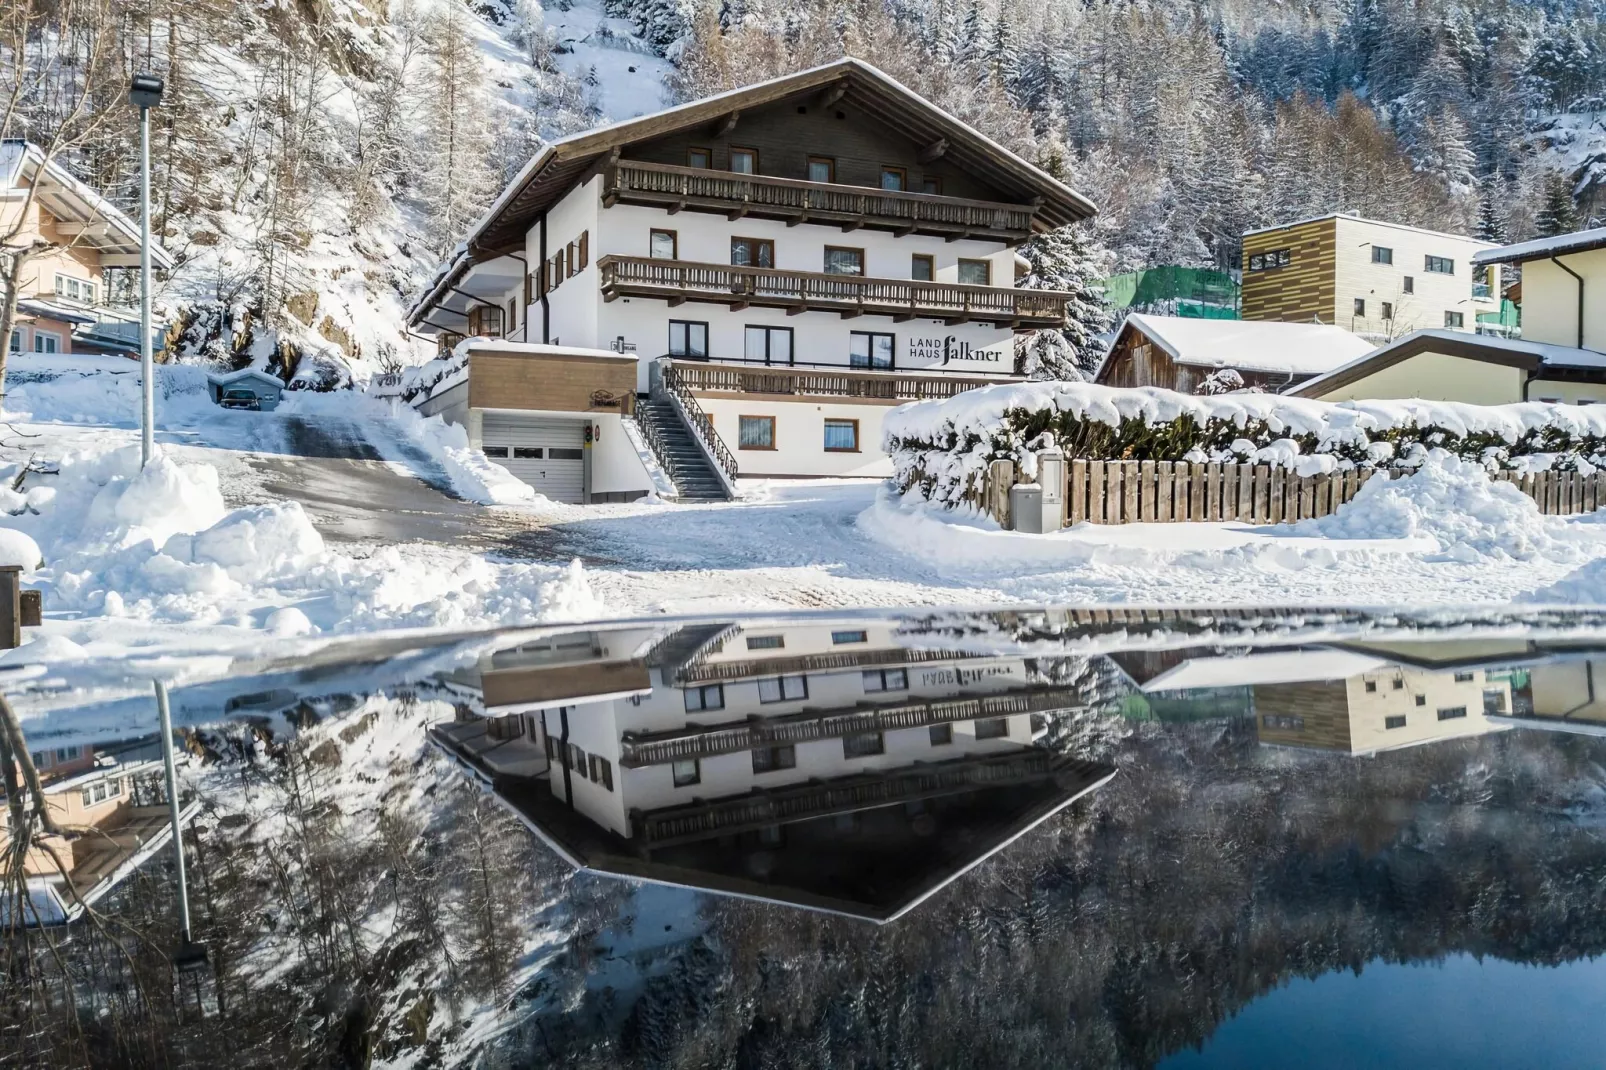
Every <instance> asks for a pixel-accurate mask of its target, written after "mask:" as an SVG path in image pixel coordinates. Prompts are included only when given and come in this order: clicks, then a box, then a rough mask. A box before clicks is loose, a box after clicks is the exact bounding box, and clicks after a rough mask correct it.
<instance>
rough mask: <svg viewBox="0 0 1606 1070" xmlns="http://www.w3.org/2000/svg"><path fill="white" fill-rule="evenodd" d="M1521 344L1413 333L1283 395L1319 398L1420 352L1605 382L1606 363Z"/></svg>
mask: <svg viewBox="0 0 1606 1070" xmlns="http://www.w3.org/2000/svg"><path fill="white" fill-rule="evenodd" d="M1521 344H1522V343H1520V342H1518V343H1517V344H1516V345H1515V346H1514V345H1513V344H1512V342H1511V340H1509V339H1502V338H1495V337H1492V336H1489V335H1480V334H1464V335H1463V334H1454V335H1452V334H1449V333H1447V332H1442V331H1432V330H1427V331H1416V332H1413V333H1412V334H1408V335H1406V336H1405V337H1404V338H1402V339H1400V340H1399V341H1397V342H1393V343H1391V344H1389V345H1386V346H1383V347H1382V348H1380V349H1374V350H1372V352H1370V353H1368V354H1366V355H1365V356H1363V357H1361V358H1360V359H1358V360H1353V361H1351V362H1350V363H1348V364H1346V365H1344V366H1343V367H1340V368H1335V369H1334V370H1333V371H1330V372H1328V373H1327V374H1325V375H1319V376H1317V377H1316V378H1314V379H1308V380H1306V381H1305V382H1303V383H1300V384H1299V385H1298V386H1296V387H1294V388H1293V389H1291V390H1286V391H1284V393H1285V394H1287V395H1288V396H1290V397H1307V398H1313V397H1319V396H1321V395H1322V394H1325V393H1328V392H1330V391H1333V390H1337V389H1339V388H1341V387H1345V386H1348V385H1350V384H1351V383H1354V382H1357V381H1359V380H1361V379H1364V378H1366V377H1367V376H1368V375H1375V374H1376V373H1377V372H1380V371H1382V370H1383V369H1385V368H1389V367H1392V366H1394V365H1396V364H1399V363H1400V362H1402V361H1405V360H1409V359H1410V358H1412V357H1415V356H1420V355H1421V354H1423V353H1442V354H1444V355H1445V356H1450V357H1461V358H1463V359H1465V360H1476V361H1480V362H1482V363H1484V364H1499V365H1503V366H1505V367H1508V368H1516V369H1518V370H1519V371H1524V372H1528V373H1530V374H1532V373H1534V372H1537V371H1540V370H1541V369H1542V370H1543V371H1544V373H1545V375H1546V377H1550V376H1555V377H1557V378H1573V379H1584V380H1588V381H1591V382H1606V363H1603V364H1602V366H1600V367H1589V366H1585V365H1577V364H1575V365H1569V364H1566V363H1564V362H1561V361H1547V360H1545V359H1544V357H1543V356H1542V355H1541V354H1539V353H1537V352H1532V351H1529V350H1525V349H1523V348H1520V346H1521ZM1556 348H1558V349H1559V348H1563V347H1556Z"/></svg>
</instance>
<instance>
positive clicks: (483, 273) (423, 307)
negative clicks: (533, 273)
mask: <svg viewBox="0 0 1606 1070" xmlns="http://www.w3.org/2000/svg"><path fill="white" fill-rule="evenodd" d="M521 248H522V243H521ZM523 281H524V261H523V260H522V259H519V258H517V257H514V256H495V257H492V258H490V259H489V260H484V261H478V262H476V261H475V260H474V259H473V257H471V256H469V255H467V254H466V253H465V254H460V255H459V256H458V257H457V258H456V259H454V260H453V261H452V262H451V264H449V265H448V266H447V268H446V270H445V271H443V272H442V273H441V274H440V275H438V276H437V277H436V279H435V281H434V283H432V284H431V286H430V288H429V289H428V290H426V291H425V292H424V294H423V295H422V296H420V297H419V299H418V300H417V301H415V302H413V306H412V308H410V309H408V311H407V325H408V326H409V327H423V328H433V329H435V330H438V331H439V330H449V329H451V328H452V327H453V326H461V325H462V324H463V323H464V322H466V321H467V319H468V310H469V309H471V308H474V307H475V306H477V305H493V304H496V303H497V302H498V301H499V300H500V299H501V296H502V294H504V293H506V292H507V291H508V290H509V289H510V288H512V287H515V286H519V285H521V284H522V283H523ZM436 312H441V313H446V314H447V315H446V322H445V323H431V322H429V321H428V320H427V319H426V317H427V316H429V315H431V314H432V313H436Z"/></svg>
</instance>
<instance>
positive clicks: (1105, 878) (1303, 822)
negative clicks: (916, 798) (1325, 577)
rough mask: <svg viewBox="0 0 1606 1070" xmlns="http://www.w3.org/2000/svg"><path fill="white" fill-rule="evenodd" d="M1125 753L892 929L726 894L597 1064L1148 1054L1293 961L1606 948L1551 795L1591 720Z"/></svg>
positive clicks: (1569, 786) (1592, 777)
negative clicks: (1439, 734)
mask: <svg viewBox="0 0 1606 1070" xmlns="http://www.w3.org/2000/svg"><path fill="white" fill-rule="evenodd" d="M1125 752H1126V761H1125V765H1124V767H1123V770H1122V774H1121V775H1120V776H1118V777H1117V778H1116V779H1115V780H1114V781H1113V782H1111V783H1110V784H1109V785H1107V786H1106V787H1105V788H1104V789H1103V790H1102V791H1100V792H1099V793H1098V794H1097V795H1095V796H1093V797H1092V798H1090V799H1089V800H1086V801H1084V802H1083V803H1081V804H1079V805H1078V808H1077V809H1076V810H1074V811H1073V812H1071V813H1070V814H1068V815H1067V816H1065V817H1064V818H1063V819H1061V820H1059V821H1058V822H1057V823H1056V824H1055V825H1054V827H1052V828H1044V829H1042V830H1040V832H1039V834H1036V835H1034V836H1031V837H1028V838H1026V839H1024V840H1022V841H1021V842H1020V843H1018V844H1016V845H1015V846H1014V847H1013V848H1012V849H1011V850H1010V851H1009V852H1007V853H1006V854H1005V855H1003V856H1002V857H1001V858H1000V859H998V860H995V861H994V862H993V863H991V864H989V865H987V866H985V867H983V868H982V869H981V870H980V871H978V872H977V873H975V874H972V875H970V876H969V877H967V878H965V879H963V880H962V881H961V882H959V883H958V884H957V885H956V886H955V887H953V888H952V889H950V890H949V891H948V892H946V893H945V894H944V895H943V896H941V897H940V898H939V899H938V900H936V901H934V902H932V903H931V904H928V905H927V906H926V907H925V908H923V909H922V910H921V911H919V912H916V913H915V914H913V915H911V916H910V917H908V918H906V919H905V920H904V921H902V922H901V923H898V924H896V925H893V926H891V927H888V928H886V929H882V930H871V929H868V928H866V927H864V926H862V925H857V924H853V923H848V922H843V921H838V920H835V919H831V918H825V917H821V916H817V915H810V914H804V913H800V912H796V911H790V910H784V909H778V908H769V907H765V906H761V905H757V904H750V903H743V902H738V901H710V902H709V905H708V908H707V909H708V911H709V913H710V916H711V920H712V927H711V929H710V932H709V935H708V937H707V939H706V941H705V942H700V943H699V944H698V945H696V946H695V947H694V948H692V949H690V950H688V951H687V952H686V953H685V954H684V956H683V958H682V960H681V962H680V964H679V965H678V966H677V967H676V969H674V970H671V971H669V972H667V973H666V974H664V975H663V976H661V977H659V978H658V979H656V980H655V981H653V982H652V983H651V984H649V986H648V988H647V990H646V993H645V995H644V996H643V997H642V999H641V1000H639V1001H638V1002H637V1004H636V1006H635V1008H634V1010H633V1011H632V1012H631V1015H630V1017H629V1019H628V1020H627V1023H626V1027H625V1028H624V1030H623V1031H622V1033H620V1034H617V1035H613V1036H610V1037H608V1038H605V1039H603V1040H602V1041H601V1043H602V1047H601V1049H600V1050H597V1049H593V1052H592V1055H593V1064H595V1065H609V1064H612V1063H614V1062H617V1061H624V1062H626V1063H630V1064H634V1065H654V1066H658V1065H703V1064H705V1063H723V1062H728V1061H731V1060H732V1059H734V1061H735V1062H736V1063H737V1064H739V1065H787V1066H793V1065H818V1066H822V1067H823V1066H842V1065H977V1066H1012V1065H1033V1066H1035V1065H1059V1066H1067V1065H1138V1066H1142V1065H1149V1064H1152V1063H1154V1062H1155V1061H1157V1060H1158V1059H1160V1058H1161V1057H1163V1056H1164V1055H1166V1054H1168V1053H1170V1052H1172V1051H1175V1050H1178V1049H1180V1048H1183V1047H1186V1046H1190V1045H1193V1044H1196V1043H1199V1042H1201V1041H1203V1040H1204V1039H1206V1038H1207V1037H1208V1036H1209V1035H1210V1033H1211V1032H1212V1031H1213V1030H1214V1028H1215V1027H1216V1025H1217V1024H1218V1023H1219V1022H1220V1021H1221V1020H1222V1019H1224V1018H1225V1017H1226V1016H1228V1015H1230V1014H1232V1013H1233V1012H1235V1011H1236V1010H1237V1009H1238V1008H1240V1007H1242V1006H1243V1005H1244V1004H1245V1003H1246V1002H1248V1001H1249V1000H1252V999H1254V998H1255V997H1256V996H1258V995H1260V994H1262V993H1264V992H1265V991H1267V990H1268V989H1270V988H1272V987H1274V986H1276V985H1278V984H1280V983H1282V982H1284V981H1286V980H1288V979H1289V978H1292V977H1308V976H1314V975H1317V974H1320V973H1323V972H1326V971H1330V970H1334V969H1344V968H1348V969H1358V968H1360V967H1361V966H1362V965H1363V964H1364V963H1366V962H1368V961H1370V960H1373V959H1377V958H1382V959H1385V960H1389V961H1402V962H1403V961H1414V960H1420V959H1424V958H1432V957H1435V956H1439V955H1443V954H1447V953H1450V952H1455V951H1470V952H1474V953H1479V954H1490V955H1497V956H1500V957H1503V958H1510V959H1516V960H1519V961H1524V962H1533V963H1556V962H1561V961H1565V960H1568V959H1571V958H1576V957H1578V956H1580V955H1585V954H1594V953H1599V952H1601V951H1602V950H1606V849H1603V848H1602V845H1601V843H1600V841H1599V839H1598V837H1596V836H1595V835H1594V834H1592V833H1590V832H1589V831H1587V830H1585V829H1581V828H1579V827H1577V826H1575V825H1574V824H1572V823H1571V822H1569V821H1568V820H1567V819H1566V818H1565V817H1563V816H1561V814H1560V808H1561V807H1562V806H1565V805H1568V804H1569V803H1572V802H1573V801H1575V800H1574V796H1575V795H1576V796H1578V797H1582V796H1583V794H1584V790H1583V786H1584V785H1588V784H1590V783H1593V782H1594V781H1596V780H1598V778H1599V773H1598V771H1597V770H1596V768H1595V767H1594V766H1593V764H1592V763H1593V762H1594V761H1598V760H1600V758H1602V757H1603V756H1606V748H1603V747H1602V745H1601V744H1599V743H1595V742H1592V741H1587V740H1581V739H1573V738H1563V737H1556V736H1549V735H1540V734H1525V733H1508V734H1503V735H1496V736H1488V737H1483V738H1481V739H1476V740H1468V741H1458V742H1452V743H1445V744H1441V745H1436V746H1428V747H1419V748H1415V749H1412V750H1406V751H1400V752H1395V753H1391V754H1385V755H1381V756H1378V757H1375V758H1370V759H1365V760H1356V759H1351V758H1348V757H1344V756H1331V755H1319V754H1297V753H1289V752H1279V751H1271V750H1267V749H1264V748H1259V747H1257V746H1256V744H1255V741H1254V736H1253V731H1252V728H1251V727H1250V726H1249V725H1247V724H1240V725H1236V726H1232V727H1223V726H1222V725H1219V724H1218V725H1202V726H1194V727H1190V728H1187V729H1180V730H1173V731H1168V732H1161V731H1158V730H1153V729H1145V731H1144V732H1143V733H1142V734H1141V735H1140V736H1139V737H1138V738H1136V739H1134V740H1129V741H1128V742H1127V743H1126V744H1125ZM690 988H695V994H693V993H692V992H691V991H689V989H690ZM597 1039H598V1038H595V1037H593V1038H591V1040H592V1041H597Z"/></svg>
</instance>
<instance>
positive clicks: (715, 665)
mask: <svg viewBox="0 0 1606 1070" xmlns="http://www.w3.org/2000/svg"><path fill="white" fill-rule="evenodd" d="M975 657H977V655H974V654H966V653H964V652H963V651H958V650H916V649H910V648H908V647H901V646H897V647H888V648H886V649H883V650H844V651H839V652H836V653H831V654H799V655H796V656H794V657H782V658H743V659H742V660H740V661H706V660H704V661H698V662H696V663H694V664H688V665H685V666H683V667H682V668H681V669H680V671H679V672H677V673H676V674H675V679H676V681H678V682H680V683H687V684H690V683H699V684H701V683H712V682H714V681H716V680H717V681H721V682H728V681H730V680H756V679H758V678H759V677H761V676H786V675H789V674H792V673H800V672H832V671H836V670H841V669H858V668H874V667H876V666H881V665H918V664H922V663H924V662H930V661H960V662H963V661H967V660H971V659H974V658H975Z"/></svg>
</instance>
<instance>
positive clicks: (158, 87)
mask: <svg viewBox="0 0 1606 1070" xmlns="http://www.w3.org/2000/svg"><path fill="white" fill-rule="evenodd" d="M128 102H129V103H130V104H132V105H134V107H136V108H140V109H142V110H143V109H145V108H154V107H156V106H157V105H158V104H160V103H161V102H162V79H161V78H160V77H158V76H157V75H154V74H136V75H134V79H133V81H131V82H130V83H129V85H128Z"/></svg>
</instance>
